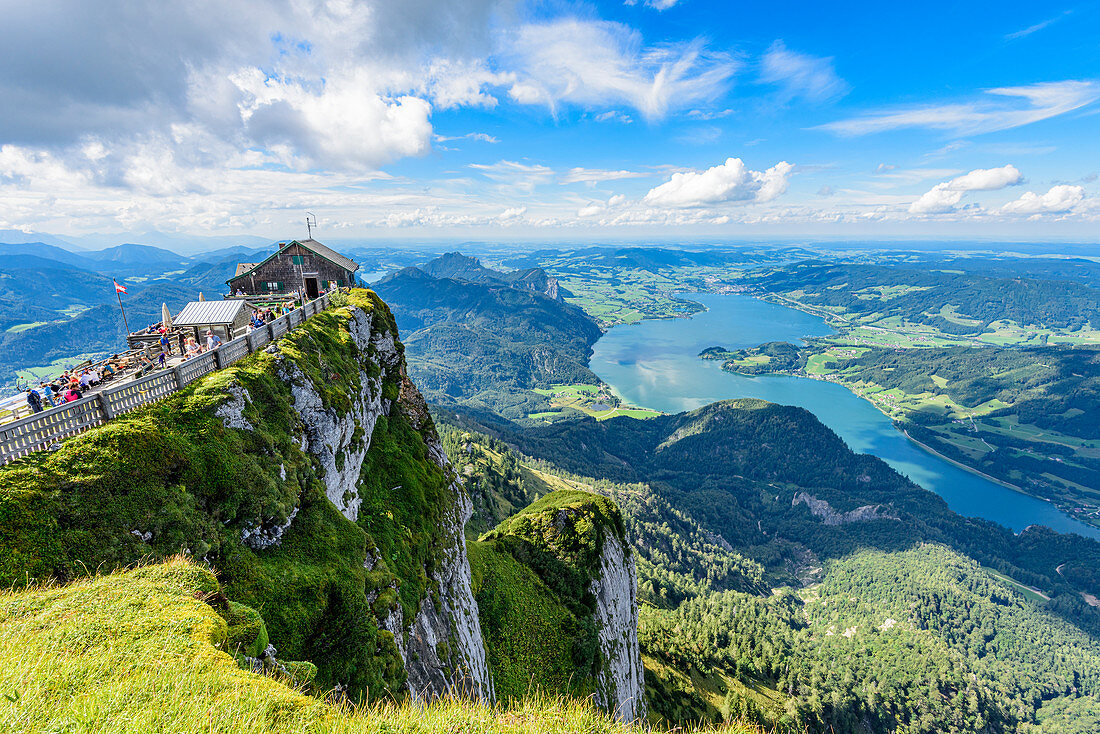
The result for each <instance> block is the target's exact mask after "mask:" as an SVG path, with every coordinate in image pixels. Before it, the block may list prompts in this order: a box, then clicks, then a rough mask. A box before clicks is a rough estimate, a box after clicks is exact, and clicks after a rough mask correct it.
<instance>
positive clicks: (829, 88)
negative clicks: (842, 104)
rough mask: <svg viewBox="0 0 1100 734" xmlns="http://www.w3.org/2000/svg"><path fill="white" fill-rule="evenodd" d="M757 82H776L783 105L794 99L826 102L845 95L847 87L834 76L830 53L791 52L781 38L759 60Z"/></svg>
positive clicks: (835, 74) (841, 80)
mask: <svg viewBox="0 0 1100 734" xmlns="http://www.w3.org/2000/svg"><path fill="white" fill-rule="evenodd" d="M760 81H761V82H763V83H765V84H775V85H778V87H779V89H780V91H779V98H780V101H781V102H782V103H783V104H786V103H788V102H790V101H792V100H794V99H795V98H801V99H804V100H806V101H809V102H827V101H829V100H832V99H836V98H837V97H842V96H844V95H845V94H847V93H848V90H849V88H850V87H849V86H848V83H847V82H845V81H844V80H843V79H841V78H840V77H839V76H837V73H836V70H835V69H834V68H833V59H832V57H831V56H830V57H819V56H810V55H809V54H803V53H798V52H797V51H791V50H790V49H788V48H787V47H786V45H785V44H784V43H783V41H776V42H775V43H773V44H772V45H771V48H769V49H768V51H767V53H765V54H764V57H763V59H761V61H760Z"/></svg>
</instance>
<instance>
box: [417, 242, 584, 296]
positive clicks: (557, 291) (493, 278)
mask: <svg viewBox="0 0 1100 734" xmlns="http://www.w3.org/2000/svg"><path fill="white" fill-rule="evenodd" d="M419 267H420V270H423V271H424V272H425V273H427V274H428V275H430V276H432V277H433V278H454V279H455V280H465V281H468V282H470V283H488V284H495V285H506V286H509V287H511V288H518V289H520V290H528V291H534V292H535V293H541V294H543V295H544V296H549V297H550V298H553V299H554V300H558V301H563V300H565V299H566V298H568V297H569V296H572V295H573V294H572V293H570V292H569V291H567V290H565V289H564V288H562V287H561V286H559V285H558V281H557V279H556V278H551V277H550V276H549V275H547V274H546V271H545V270H543V269H542V268H537V267H535V268H522V269H519V270H512V271H509V272H505V273H502V272H500V271H497V270H491V269H489V268H487V267H485V266H484V265H482V264H481V260H479V259H478V258H476V257H469V256H468V255H463V254H462V253H460V252H448V253H447V254H445V255H442V256H440V257H437V258H436V259H435V260H432V261H431V262H428V263H425V264H424V265H421V266H419Z"/></svg>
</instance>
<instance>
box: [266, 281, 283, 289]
mask: <svg viewBox="0 0 1100 734" xmlns="http://www.w3.org/2000/svg"><path fill="white" fill-rule="evenodd" d="M264 286H265V287H266V288H267V289H268V290H269V291H281V290H282V289H283V284H282V281H274V280H269V281H267V282H266V283H264Z"/></svg>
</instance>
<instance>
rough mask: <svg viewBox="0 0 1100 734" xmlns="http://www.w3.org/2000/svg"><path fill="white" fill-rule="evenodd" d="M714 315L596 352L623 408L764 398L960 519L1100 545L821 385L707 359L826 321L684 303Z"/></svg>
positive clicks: (623, 337) (622, 332)
mask: <svg viewBox="0 0 1100 734" xmlns="http://www.w3.org/2000/svg"><path fill="white" fill-rule="evenodd" d="M686 297H687V298H690V299H691V300H693V301H698V302H699V303H702V304H703V305H705V306H706V307H707V309H708V310H707V311H706V312H703V313H698V314H695V315H694V316H693V317H692V318H690V319H663V320H652V321H642V322H639V323H637V324H634V325H631V326H616V327H615V328H613V329H611V330H610V331H609V332H608V333H607V334H605V335H604V336H603V337H602V338H601V339H600V340H599V341H598V342H596V345H595V347H594V354H593V355H592V361H591V365H590V366H591V368H592V371H593V372H595V373H596V374H597V375H599V376H600V377H601V378H602V379H603V380H604V381H605V382H607V383H608V384H609V385H611V387H612V388H614V390H615V392H616V393H618V394H619V395H620V396H621V397H622V398H623V399H624V400H626V401H628V402H630V403H632V404H635V405H638V406H642V407H646V408H652V409H654V410H660V411H663V412H666V413H679V412H681V411H685V410H692V409H694V408H698V407H701V406H703V405H706V404H708V403H713V402H715V401H718V400H728V399H731V398H760V399H763V400H768V401H771V402H773V403H782V404H785V405H797V406H800V407H802V408H806V409H807V410H809V411H811V412H812V413H814V415H816V416H817V417H818V419H819V420H820V421H821V422H822V423H824V424H825V425H827V426H828V427H829V428H831V429H833V430H834V431H836V433H837V434H838V435H839V436H840V437H841V438H843V439H844V440H845V441H846V442H847V443H848V445H849V446H850V447H851V448H852V449H853V450H854V451H858V452H861V453H868V454H873V455H875V456H877V457H879V458H881V459H883V460H885V461H886V462H887V463H888V464H890V466H892V467H894V468H895V469H897V470H898V471H899V472H901V473H902V474H905V475H906V476H908V477H909V478H910V479H912V480H913V481H914V482H916V483H917V484H919V485H920V486H922V487H924V488H925V489H929V490H932V491H933V492H935V493H936V494H938V495H940V496H941V497H943V498H944V500H946V501H947V504H948V506H949V507H951V509H952V510H954V511H955V512H958V513H959V514H961V515H967V516H977V517H984V518H986V519H988V520H993V521H994V522H998V523H1000V524H1002V525H1005V526H1007V527H1010V528H1012V529H1013V530H1016V531H1019V530H1022V529H1023V528H1025V527H1027V526H1028V525H1033V524H1039V525H1046V526H1048V527H1051V528H1053V529H1055V530H1057V531H1059V532H1063V533H1070V532H1075V533H1080V534H1081V535H1085V536H1088V537H1091V538H1096V539H1098V540H1100V529H1097V528H1093V527H1091V526H1089V525H1086V524H1084V523H1082V522H1079V521H1077V520H1075V519H1073V518H1071V517H1069V516H1068V515H1066V514H1064V513H1062V512H1061V511H1059V510H1058V509H1057V508H1056V507H1054V505H1052V504H1051V503H1049V502H1044V501H1043V500H1040V499H1036V498H1034V497H1029V496H1027V495H1025V494H1021V493H1020V492H1015V491H1013V490H1011V489H1008V488H1007V487H1002V486H1000V485H999V484H995V483H994V482H990V481H988V480H986V479H983V478H982V477H979V476H977V475H976V474H971V473H970V472H967V471H964V470H962V469H959V468H958V467H956V466H954V465H952V464H950V463H948V462H946V461H944V460H943V459H940V458H939V457H937V456H933V455H932V454H929V453H928V452H926V451H924V450H922V449H920V448H919V447H917V446H916V445H915V444H913V443H912V442H911V441H909V440H908V439H907V438H905V436H904V435H902V433H901V432H900V431H898V430H897V429H896V428H894V424H893V422H892V421H891V420H890V419H889V418H887V417H886V416H885V415H883V414H882V413H881V412H879V410H878V409H877V408H875V407H874V406H873V405H872V404H871V403H869V402H868V401H866V400H864V399H863V398H860V397H858V396H856V395H855V394H854V393H852V392H850V391H849V390H848V389H847V388H845V387H843V386H841V385H837V384H835V383H831V382H825V381H823V380H813V379H809V378H805V377H788V376H784V375H765V376H760V377H748V376H745V375H737V374H733V373H730V372H724V371H723V370H722V368H721V362H719V361H716V360H704V359H699V357H698V354H699V352H701V351H702V350H703V349H706V348H707V347H712V346H722V347H726V348H728V349H743V348H746V347H754V346H756V345H758V344H761V343H763V342H768V341H789V342H792V343H795V344H803V343H804V342H802V337H807V336H826V335H828V334H831V333H833V330H832V329H831V328H830V327H829V326H828V325H826V324H825V322H824V321H822V320H821V319H820V318H818V317H816V316H811V315H809V314H807V313H804V312H802V311H799V310H797V309H793V308H787V307H785V306H779V305H776V304H773V303H768V302H766V301H761V300H758V299H756V298H752V297H750V296H742V295H715V294H709V293H702V294H690V295H688V296H686Z"/></svg>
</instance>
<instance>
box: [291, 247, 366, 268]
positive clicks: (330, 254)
mask: <svg viewBox="0 0 1100 734" xmlns="http://www.w3.org/2000/svg"><path fill="white" fill-rule="evenodd" d="M295 242H297V243H298V244H299V245H301V246H302V247H304V248H306V249H307V250H312V251H313V252H315V253H317V254H318V255H320V256H321V257H323V258H325V259H326V260H328V261H330V262H334V263H336V264H337V265H339V266H340V267H342V268H343V269H344V270H350V271H351V272H353V273H354V272H355V271H356V270H358V269H359V263H357V262H355V261H354V260H350V259H348V258H346V257H344V256H343V255H341V254H340V253H339V252H337V251H336V250H333V249H332V248H331V247H328V246H327V245H322V244H321V243H320V242H318V241H317V240H313V239H310V240H295ZM287 244H289V245H292V244H294V242H289V243H287Z"/></svg>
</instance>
